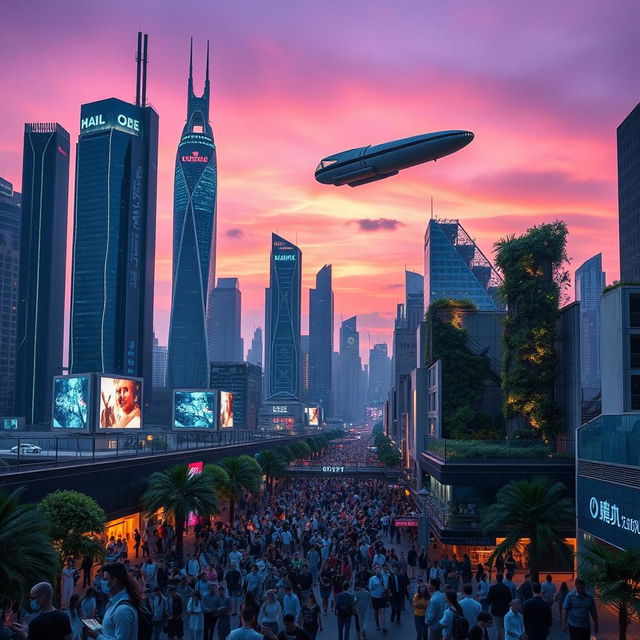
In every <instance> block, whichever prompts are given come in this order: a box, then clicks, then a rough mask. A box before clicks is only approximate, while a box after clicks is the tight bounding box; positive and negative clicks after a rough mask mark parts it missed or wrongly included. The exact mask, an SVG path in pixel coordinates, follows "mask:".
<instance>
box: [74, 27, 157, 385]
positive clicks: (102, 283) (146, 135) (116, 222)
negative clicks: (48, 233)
mask: <svg viewBox="0 0 640 640" xmlns="http://www.w3.org/2000/svg"><path fill="white" fill-rule="evenodd" d="M146 62H147V36H146V34H145V37H144V53H141V34H138V77H137V84H136V86H137V91H136V101H135V104H130V103H128V102H124V101H122V100H118V99H117V98H108V99H106V100H100V101H98V102H92V103H89V104H84V105H82V107H81V109H80V137H79V139H78V144H77V151H76V194H75V213H74V232H73V268H72V281H71V341H70V342H71V344H70V347H71V354H70V360H69V369H70V372H71V373H79V372H89V371H94V372H99V373H112V374H119V375H133V376H142V377H143V378H144V379H145V381H146V382H148V383H149V385H151V381H152V366H153V364H152V363H153V356H152V353H153V286H154V268H155V243H156V186H157V171H158V114H157V113H156V112H155V111H154V109H153V108H152V107H150V106H147V104H146V83H147V76H146V68H147V66H146ZM140 87H142V89H141V91H140Z"/></svg>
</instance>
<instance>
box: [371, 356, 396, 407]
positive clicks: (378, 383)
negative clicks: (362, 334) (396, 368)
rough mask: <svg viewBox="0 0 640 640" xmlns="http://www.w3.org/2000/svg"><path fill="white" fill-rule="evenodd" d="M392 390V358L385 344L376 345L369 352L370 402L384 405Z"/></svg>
mask: <svg viewBox="0 0 640 640" xmlns="http://www.w3.org/2000/svg"><path fill="white" fill-rule="evenodd" d="M390 388H391V358H389V355H388V353H387V345H386V344H385V343H381V344H374V345H373V349H370V350H369V389H368V394H367V396H368V398H367V400H368V402H369V403H371V404H381V403H383V402H384V401H385V400H386V398H387V394H388V392H389V389H390Z"/></svg>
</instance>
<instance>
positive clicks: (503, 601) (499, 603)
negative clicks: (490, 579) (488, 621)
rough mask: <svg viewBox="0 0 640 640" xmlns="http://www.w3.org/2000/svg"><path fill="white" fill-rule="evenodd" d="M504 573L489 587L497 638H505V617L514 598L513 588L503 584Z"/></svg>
mask: <svg viewBox="0 0 640 640" xmlns="http://www.w3.org/2000/svg"><path fill="white" fill-rule="evenodd" d="M503 580H504V575H503V574H502V573H498V574H497V575H496V583H495V584H494V585H492V586H491V587H489V593H488V594H487V604H488V605H489V607H490V611H491V615H492V616H493V622H494V624H495V625H496V640H504V617H505V615H507V612H508V611H509V606H510V605H509V603H510V602H511V600H512V599H513V597H512V593H511V589H509V587H507V586H505V585H504V584H502V582H503Z"/></svg>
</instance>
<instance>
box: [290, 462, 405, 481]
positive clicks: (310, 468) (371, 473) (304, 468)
mask: <svg viewBox="0 0 640 640" xmlns="http://www.w3.org/2000/svg"><path fill="white" fill-rule="evenodd" d="M285 476H286V477H287V478H292V477H305V478H309V477H315V478H320V477H322V478H326V477H327V476H342V477H346V478H356V477H357V478H389V479H393V480H399V479H401V478H402V477H403V473H402V469H395V468H390V467H383V466H377V465H371V464H367V463H359V462H358V463H351V464H349V463H338V462H315V461H314V462H310V463H306V464H300V463H297V464H295V465H290V466H288V467H287V468H286V470H285Z"/></svg>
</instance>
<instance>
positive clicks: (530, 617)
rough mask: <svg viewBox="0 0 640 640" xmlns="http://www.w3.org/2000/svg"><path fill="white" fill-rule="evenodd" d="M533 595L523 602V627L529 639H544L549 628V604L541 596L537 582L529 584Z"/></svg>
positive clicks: (550, 619)
mask: <svg viewBox="0 0 640 640" xmlns="http://www.w3.org/2000/svg"><path fill="white" fill-rule="evenodd" d="M531 591H532V592H533V597H532V598H530V599H529V600H527V601H526V602H525V603H524V607H523V610H522V615H523V617H524V629H525V632H526V634H527V638H528V639H529V640H546V638H547V636H548V635H549V630H550V629H551V622H552V615H551V605H550V604H549V603H548V602H546V601H545V600H544V598H543V597H542V589H541V585H540V583H539V582H533V583H532V584H531Z"/></svg>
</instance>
